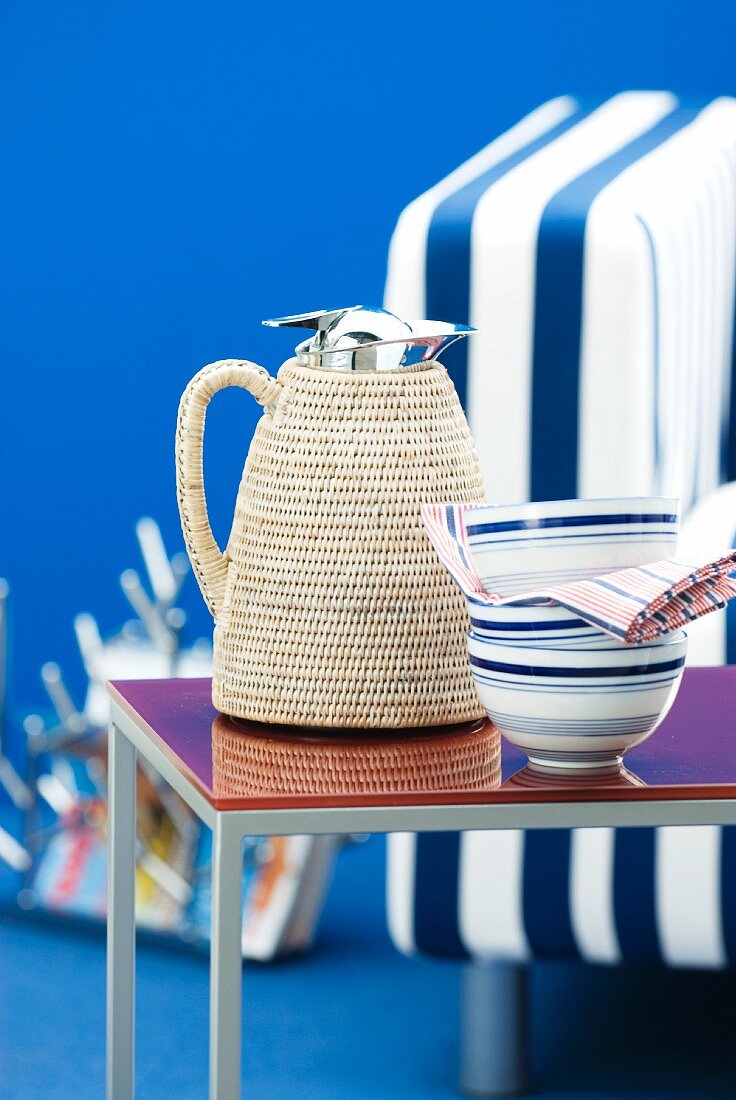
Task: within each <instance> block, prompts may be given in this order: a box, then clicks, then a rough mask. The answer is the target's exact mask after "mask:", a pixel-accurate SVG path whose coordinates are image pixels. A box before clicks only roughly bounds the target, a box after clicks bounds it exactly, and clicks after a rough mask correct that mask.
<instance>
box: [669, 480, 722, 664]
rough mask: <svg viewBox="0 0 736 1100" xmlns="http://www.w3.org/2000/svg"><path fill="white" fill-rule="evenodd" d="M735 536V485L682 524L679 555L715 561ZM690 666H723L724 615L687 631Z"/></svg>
mask: <svg viewBox="0 0 736 1100" xmlns="http://www.w3.org/2000/svg"><path fill="white" fill-rule="evenodd" d="M734 534H736V482H734V483H732V484H730V485H724V486H722V487H721V488H720V489H717V490H716V491H715V492H714V493H710V494H709V495H708V496H707V497H705V498H704V499H703V500H702V501H701V502H700V504H698V505H697V506H696V507H695V508H694V509H693V510H692V511H691V512H690V514H689V516H688V517H687V520H686V521H685V523H684V525H683V528H682V532H681V533H680V540H679V543H678V554H680V555H681V556H682V557H683V558H685V559H688V558H689V559H691V560H693V561H695V560H697V559H699V558H702V559H704V560H705V559H706V558H715V557H716V556H718V555H721V554H725V553H727V552H728V550H730V548H731V545H732V542H733V538H734ZM687 635H688V647H687V662H688V664H689V665H723V664H725V663H726V612H725V611H716V612H714V613H713V614H712V615H705V616H704V617H703V618H702V619H699V620H698V621H697V622H696V623H691V624H690V625H689V626H688V628H687Z"/></svg>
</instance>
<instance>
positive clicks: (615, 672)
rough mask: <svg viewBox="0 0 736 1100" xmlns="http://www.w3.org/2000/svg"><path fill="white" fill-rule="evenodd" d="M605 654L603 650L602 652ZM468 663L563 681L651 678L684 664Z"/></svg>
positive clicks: (475, 660) (680, 661) (680, 660)
mask: <svg viewBox="0 0 736 1100" xmlns="http://www.w3.org/2000/svg"><path fill="white" fill-rule="evenodd" d="M602 652H605V650H602ZM470 663H471V665H473V666H474V667H476V668H487V669H488V670H489V672H504V673H507V674H508V675H510V676H554V677H564V678H565V679H580V680H584V679H596V680H597V679H598V678H599V677H603V676H616V677H621V678H622V679H623V678H624V677H626V676H644V675H647V674H651V675H652V676H654V675H656V674H658V673H661V672H670V671H671V670H672V669H676V668H682V666H683V665H684V664H685V658H684V657H678V658H676V659H675V660H673V661H658V662H657V663H656V664H643V665H624V666H622V667H619V668H616V666H615V665H603V666H601V667H600V668H587V667H586V668H560V667H552V666H550V667H546V666H545V665H516V664H507V663H506V662H505V661H488V660H486V659H485V658H484V657H476V656H475V655H474V654H472V653H471V654H470Z"/></svg>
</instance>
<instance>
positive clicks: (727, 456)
mask: <svg viewBox="0 0 736 1100" xmlns="http://www.w3.org/2000/svg"><path fill="white" fill-rule="evenodd" d="M733 313H734V322H733V335H732V337H731V388H730V391H729V393H730V400H729V408H728V418H727V419H726V418H725V417H724V424H723V435H722V439H721V470H722V478H723V480H724V481H736V298H735V299H734V302H733ZM460 343H465V341H464V340H461V341H460Z"/></svg>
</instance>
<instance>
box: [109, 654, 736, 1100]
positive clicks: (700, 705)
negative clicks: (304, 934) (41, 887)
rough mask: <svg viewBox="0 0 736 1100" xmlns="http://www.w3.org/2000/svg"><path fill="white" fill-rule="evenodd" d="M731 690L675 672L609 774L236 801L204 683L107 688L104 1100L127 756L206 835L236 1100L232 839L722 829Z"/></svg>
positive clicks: (509, 764)
mask: <svg viewBox="0 0 736 1100" xmlns="http://www.w3.org/2000/svg"><path fill="white" fill-rule="evenodd" d="M729 691H730V696H729ZM735 692H736V666H734V667H724V668H718V669H691V670H688V671H687V672H686V673H685V677H684V680H683V684H682V687H681V689H680V694H679V696H678V698H677V701H676V703H675V705H674V707H673V709H672V711H671V712H670V714H669V715H668V717H667V719H666V720H665V722H664V724H663V725H662V727H661V728H660V730H658V731H657V733H656V734H655V735H654V736H653V737H652V738H651V740H650V741H648V742H646V743H645V744H644V745H642V746H640V748H639V749H636V750H634V752H632V753H631V755H630V757H627V767H626V768H625V769H621V771H620V773H618V774H615V775H611V774H607V775H604V776H600V777H597V778H595V777H592V778H591V777H588V778H582V777H581V776H580V775H579V774H577V775H573V776H566V775H564V774H561V775H559V776H558V775H551V776H550V774H549V773H545V774H543V775H541V774H539V773H534V772H533V771H532V770H531V769H529V768H528V767H525V758H524V756H523V754H521V753H520V752H519V751H518V750H516V749H514V748H513V747H512V746H508V745H505V746H504V754H503V776H502V777H498V776H497V775H496V776H494V779H493V783H492V784H491V783H489V784H488V786H487V787H486V788H483V787H480V788H479V787H478V786H477V785H476V786H475V787H473V788H472V789H471V788H466V789H457V787H456V786H455V787H452V786H450V787H446V788H443V789H440V790H432V791H427V790H425V791H416V790H411V789H409V788H407V789H406V790H400V791H398V792H397V791H396V790H395V789H394V791H393V792H391V793H386V792H385V791H379V790H370V789H367V790H366V791H365V793H362V794H345V793H323V794H315V793H313V792H312V793H310V792H309V791H299V790H295V789H294V788H293V784H292V785H290V786H291V787H292V789H290V790H289V791H288V792H285V793H279V792H277V791H274V790H265V791H264V793H258V792H257V791H255V793H254V791H253V789H252V788H249V789H248V791H247V792H244V791H243V789H242V787H240V786H239V784H238V783H237V782H235V780H233V782H228V777H227V775H223V758H222V754H220V755H219V756H218V760H217V765H218V766H217V771H216V774H215V772H214V769H213V745H216V744H217V743H220V744H221V743H222V732H223V723H226V725H227V726H228V727H229V729H230V732H231V733H232V735H233V736H234V735H236V734H237V733H241V734H242V735H243V736H249V729H251V728H250V727H248V726H241V725H240V724H238V723H234V722H231V721H229V720H227V719H223V718H222V716H218V715H217V713H216V712H215V710H214V708H213V707H212V703H211V698H210V681H209V680H146V681H144V680H131V681H124V682H117V683H113V684H110V685H109V693H110V701H111V716H110V745H109V760H110V765H109V766H110V819H109V842H110V865H109V880H108V891H109V909H108V960H107V983H108V985H107V1095H108V1098H109V1100H131V1097H133V1095H134V993H135V912H134V907H135V885H134V883H135V878H134V871H135V850H136V835H135V798H136V756H137V754H138V753H140V754H141V756H142V757H144V758H145V759H146V760H147V761H148V762H149V763H150V764H151V765H153V767H155V768H156V770H157V771H158V772H159V773H160V775H161V776H162V777H163V778H164V779H165V780H166V781H167V782H168V783H169V784H170V785H171V786H172V787H173V788H174V790H176V791H177V792H178V793H179V795H181V797H182V798H183V799H184V800H185V802H187V804H188V805H189V806H190V807H191V808H192V810H193V811H194V812H195V813H196V814H197V815H198V816H199V818H200V819H201V820H202V822H203V823H204V824H205V825H207V826H208V827H209V828H210V829H211V830H212V833H213V846H212V849H213V855H212V934H211V935H212V938H211V954H210V1097H211V1098H213V1100H214V1098H216V1100H237V1097H239V1096H240V1075H241V996H242V955H241V922H242V911H241V907H242V873H243V864H242V841H243V838H244V837H245V836H247V835H259V836H273V835H289V834H300V833H301V834H314V835H316V834H330V833H389V832H425V831H437V830H441V831H456V830H457V831H464V830H469V829H535V828H577V827H584V826H643V825H702V824H712V825H726V824H736V739H734V737H733V721H732V717H731V715H730V714H729V708H726V707H724V706H723V705H722V703H723V699H724V697H725V698H729V697H730V698H731V699H733V698H734V697H735V694H734V693H735ZM481 725H482V724H481ZM262 729H263V730H266V729H267V727H263V728H262ZM466 734H467V731H465V734H463V735H466ZM264 743H267V737H265V738H264ZM501 778H502V780H503V781H500V779H501Z"/></svg>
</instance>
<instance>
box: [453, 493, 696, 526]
mask: <svg viewBox="0 0 736 1100" xmlns="http://www.w3.org/2000/svg"><path fill="white" fill-rule="evenodd" d="M586 504H595V505H607V506H609V510H610V512H611V514H615V509H616V508H618V509H619V510H621V511H624V510H627V511H629V512H631V514H632V515H647V514H648V513H650V512H653V511H657V510H658V511H668V512H670V513H672V514H673V515H674V516H675V518H676V522H677V523H678V524H679V522H680V520H681V518H682V502H681V499H680V497H670V496H628V497H567V498H566V499H564V500H531V501H519V503H517V504H492V503H491V502H490V501H485V502H484V503H482V504H464V505H463V506H462V517H463V521H464V523H465V526H466V527H467V525H468V517H470V516H477V515H478V513H479V512H485V511H491V512H492V513H493V516H494V517H496V518H498V519H511V518H513V519H514V520H517V521H519V522H522V521H524V520H533V519H544V518H547V517H548V516H549V515H550V514H551V513H553V512H555V511H558V510H560V509H563V510H567V509H569V511H570V515H571V516H574V515H576V514H577V515H580V516H585V515H587V514H589V512H586V511H585V510H582V511H579V512H577V513H576V511H575V509H576V507H577V508H580V507H581V506H582V505H586ZM604 511H605V510H604Z"/></svg>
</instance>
